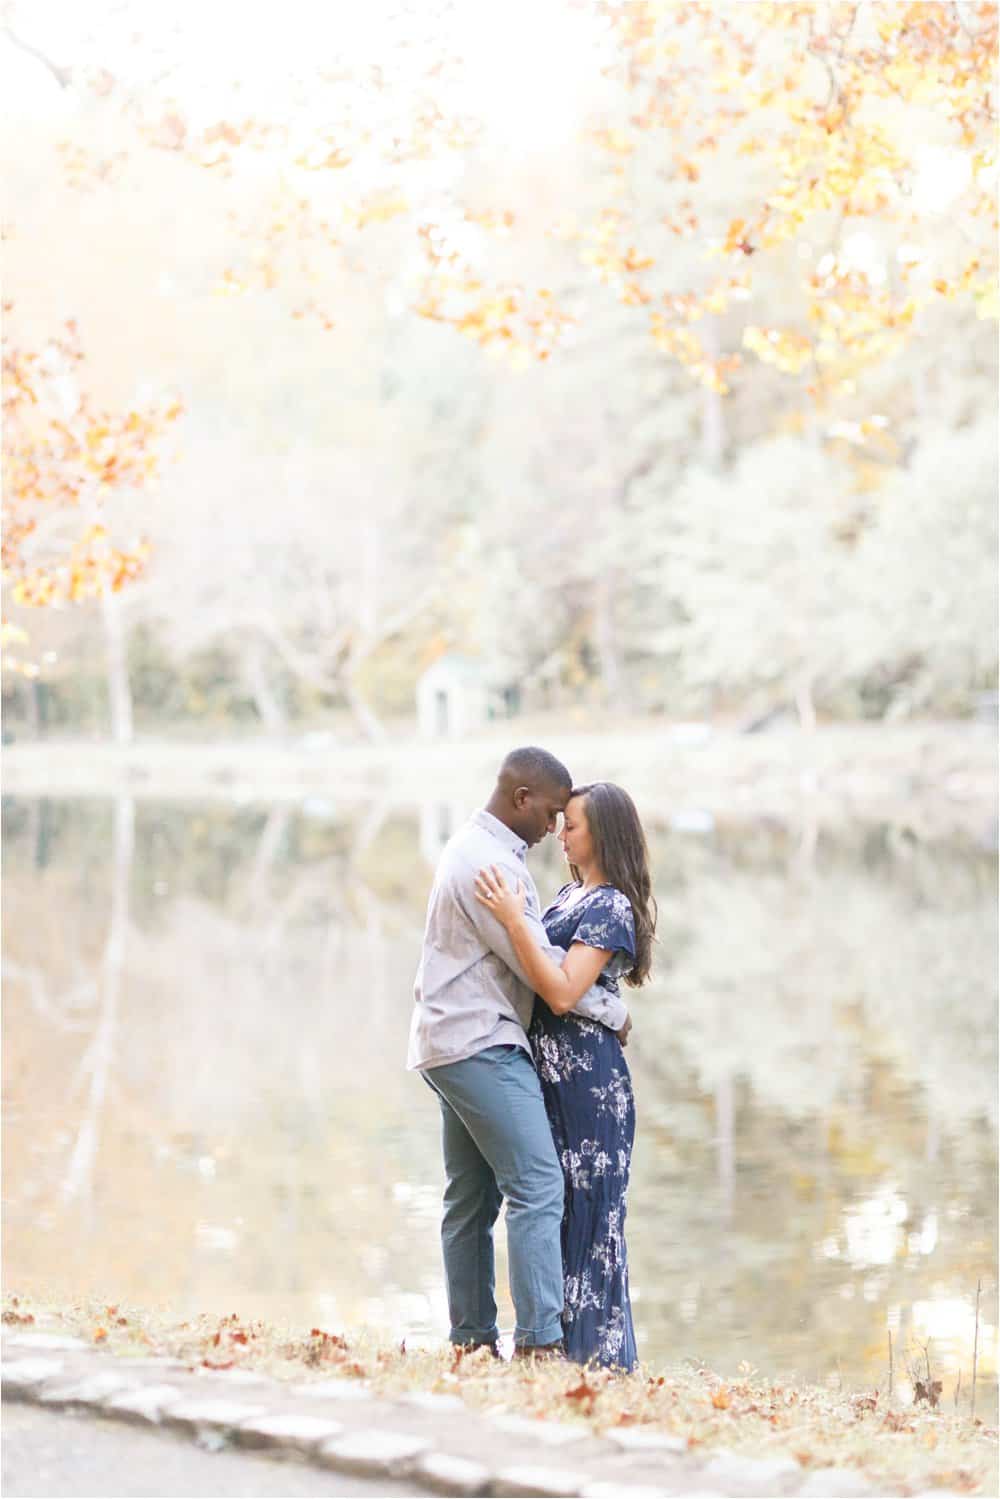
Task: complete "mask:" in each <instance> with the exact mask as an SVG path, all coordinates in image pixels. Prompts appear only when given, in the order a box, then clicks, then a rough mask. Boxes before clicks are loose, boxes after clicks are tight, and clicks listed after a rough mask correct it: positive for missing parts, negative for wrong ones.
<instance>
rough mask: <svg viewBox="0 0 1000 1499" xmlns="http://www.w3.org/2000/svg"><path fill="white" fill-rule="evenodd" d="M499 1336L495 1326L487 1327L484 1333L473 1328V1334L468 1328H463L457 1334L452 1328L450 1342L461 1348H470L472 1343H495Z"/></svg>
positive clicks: (483, 1330)
mask: <svg viewBox="0 0 1000 1499" xmlns="http://www.w3.org/2000/svg"><path fill="white" fill-rule="evenodd" d="M499 1336H500V1334H499V1332H498V1331H497V1329H496V1327H495V1326H494V1327H485V1328H483V1329H482V1331H479V1330H477V1329H476V1328H473V1330H472V1331H471V1332H470V1331H469V1329H468V1328H467V1327H463V1328H462V1331H461V1332H456V1331H455V1329H454V1328H452V1330H451V1332H450V1333H449V1339H450V1341H451V1342H452V1343H455V1344H457V1345H458V1347H460V1348H465V1347H468V1345H469V1344H470V1343H495V1342H496V1341H497V1339H498V1338H499Z"/></svg>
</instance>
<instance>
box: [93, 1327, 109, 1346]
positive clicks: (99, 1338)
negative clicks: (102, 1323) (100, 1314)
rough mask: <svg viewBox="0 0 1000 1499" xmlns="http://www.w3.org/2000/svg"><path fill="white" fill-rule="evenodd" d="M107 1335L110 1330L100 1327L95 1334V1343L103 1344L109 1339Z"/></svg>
mask: <svg viewBox="0 0 1000 1499" xmlns="http://www.w3.org/2000/svg"><path fill="white" fill-rule="evenodd" d="M107 1335H108V1329H107V1328H106V1327H99V1328H98V1329H97V1331H96V1332H95V1333H94V1342H95V1343H103V1342H104V1339H105V1338H106V1337H107Z"/></svg>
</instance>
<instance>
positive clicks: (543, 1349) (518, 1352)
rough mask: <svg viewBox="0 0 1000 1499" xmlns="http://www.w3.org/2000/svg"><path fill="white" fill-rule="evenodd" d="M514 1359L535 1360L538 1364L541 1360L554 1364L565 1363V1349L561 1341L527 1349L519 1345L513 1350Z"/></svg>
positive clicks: (524, 1345) (523, 1345)
mask: <svg viewBox="0 0 1000 1499" xmlns="http://www.w3.org/2000/svg"><path fill="white" fill-rule="evenodd" d="M514 1357H515V1358H516V1359H532V1360H536V1359H537V1360H538V1361H539V1362H541V1361H542V1360H545V1361H546V1362H548V1361H550V1360H553V1359H554V1360H556V1362H565V1359H566V1349H565V1347H564V1346H563V1343H562V1341H561V1340H560V1341H559V1342H558V1343H540V1344H538V1345H537V1346H536V1347H528V1346H527V1345H526V1344H521V1345H520V1346H519V1347H517V1348H515V1349H514Z"/></svg>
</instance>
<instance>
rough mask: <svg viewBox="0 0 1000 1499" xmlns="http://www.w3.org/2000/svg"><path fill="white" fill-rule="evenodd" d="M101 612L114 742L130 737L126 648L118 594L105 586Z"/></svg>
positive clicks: (130, 701)
mask: <svg viewBox="0 0 1000 1499" xmlns="http://www.w3.org/2000/svg"><path fill="white" fill-rule="evenodd" d="M101 616H102V618H103V620H104V641H105V649H106V663H107V674H108V705H109V708H110V710H111V737H112V739H113V740H114V742H115V743H116V744H129V743H131V740H132V689H131V687H130V685H129V679H128V651H127V648H126V640H125V628H124V625H123V623H122V615H121V605H120V603H119V601H118V596H117V594H115V593H112V591H111V590H110V589H109V588H106V589H105V590H104V592H103V593H102V594H101Z"/></svg>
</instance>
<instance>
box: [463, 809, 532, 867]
mask: <svg viewBox="0 0 1000 1499" xmlns="http://www.w3.org/2000/svg"><path fill="white" fill-rule="evenodd" d="M472 821H473V822H474V823H475V824H476V826H477V827H480V828H484V829H485V830H486V832H487V833H492V835H493V837H494V838H496V839H498V841H499V842H500V843H502V844H503V846H504V848H509V849H510V851H511V853H512V854H516V855H517V857H518V858H519V859H523V858H524V855H525V852H526V851H527V847H528V845H527V844H526V843H525V841H524V839H523V838H519V837H518V836H517V834H516V833H515V832H513V831H512V829H510V828H509V827H508V826H507V824H506V823H505V822H501V821H500V819H499V817H494V816H493V813H492V812H487V810H486V808H485V807H480V809H479V811H478V812H473V814H472Z"/></svg>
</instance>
